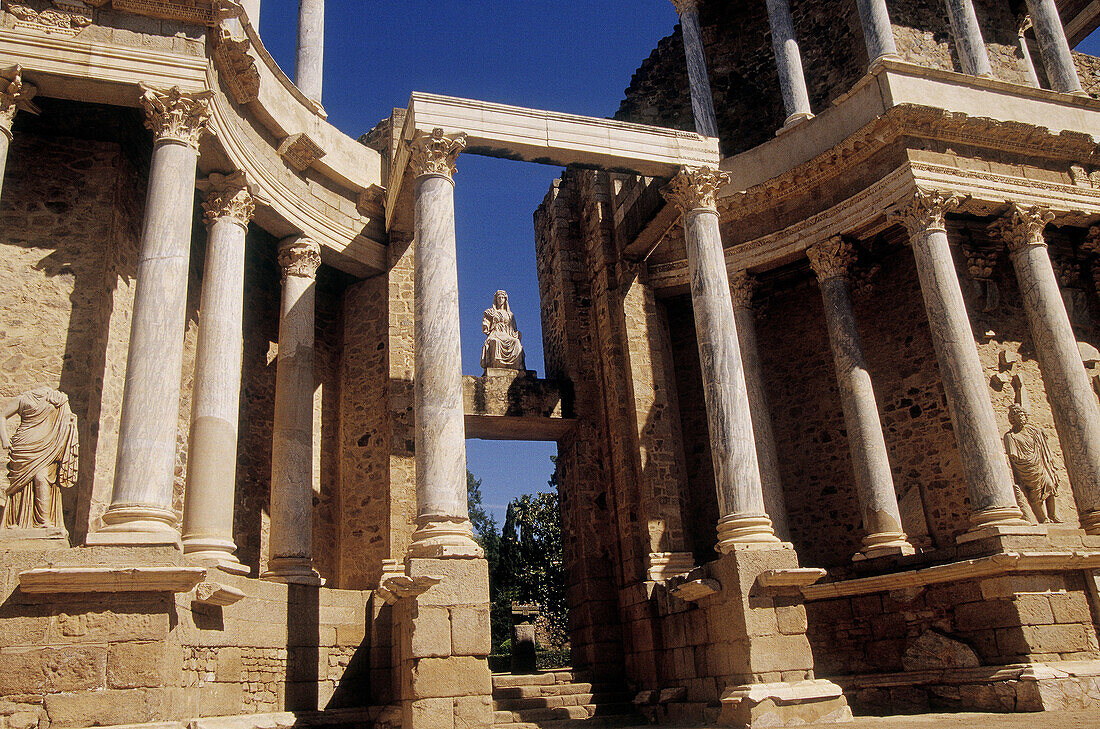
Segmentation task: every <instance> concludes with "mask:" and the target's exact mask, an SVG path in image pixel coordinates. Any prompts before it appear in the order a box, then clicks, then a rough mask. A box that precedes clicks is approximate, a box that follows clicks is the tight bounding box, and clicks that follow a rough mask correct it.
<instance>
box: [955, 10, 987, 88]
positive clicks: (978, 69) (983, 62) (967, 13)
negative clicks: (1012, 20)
mask: <svg viewBox="0 0 1100 729" xmlns="http://www.w3.org/2000/svg"><path fill="white" fill-rule="evenodd" d="M946 2H947V17H948V19H949V20H950V21H951V33H952V34H953V35H954V36H955V49H956V51H957V52H958V54H959V62H960V63H961V64H962V68H963V72H964V73H968V74H970V75H971V76H982V77H984V78H993V67H992V66H990V65H989V51H988V50H986V47H985V40H984V39H983V38H982V29H981V26H979V25H978V16H977V14H976V13H975V12H974V0H946Z"/></svg>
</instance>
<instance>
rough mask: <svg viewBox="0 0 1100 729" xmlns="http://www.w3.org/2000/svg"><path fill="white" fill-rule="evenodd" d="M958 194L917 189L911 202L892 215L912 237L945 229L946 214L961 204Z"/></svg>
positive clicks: (961, 200)
mask: <svg viewBox="0 0 1100 729" xmlns="http://www.w3.org/2000/svg"><path fill="white" fill-rule="evenodd" d="M962 202H963V198H962V196H960V195H956V194H952V193H945V192H940V191H938V190H920V189H918V190H917V193H916V194H915V195H914V196H913V200H912V202H910V203H909V204H908V205H904V206H902V207H900V208H899V209H898V210H897V211H896V212H895V213H894V216H893V217H895V218H896V219H897V220H898V221H899V222H901V224H902V225H904V226H905V228H906V230H908V231H909V236H910V237H914V236H917V235H920V234H921V233H927V232H929V231H933V230H940V231H944V232H946V231H947V214H948V213H949V212H951V211H952V210H955V209H957V208H958V207H959V205H961V204H962Z"/></svg>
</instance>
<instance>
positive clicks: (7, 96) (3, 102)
mask: <svg viewBox="0 0 1100 729" xmlns="http://www.w3.org/2000/svg"><path fill="white" fill-rule="evenodd" d="M37 91H38V89H37V88H35V86H34V85H33V84H29V83H27V82H25V81H24V80H23V69H22V67H20V66H12V67H10V68H7V69H5V70H3V71H0V193H2V192H3V188H4V171H5V170H7V168H8V147H9V146H10V145H11V140H12V135H11V127H12V124H13V123H14V122H15V113H16V112H17V111H19V109H30V110H31V111H35V109H34V105H33V104H31V99H33V98H34V95H35V93H36V92H37Z"/></svg>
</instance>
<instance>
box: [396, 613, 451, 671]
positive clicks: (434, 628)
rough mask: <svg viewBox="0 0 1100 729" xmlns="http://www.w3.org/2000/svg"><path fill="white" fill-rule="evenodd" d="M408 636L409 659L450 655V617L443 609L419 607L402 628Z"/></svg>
mask: <svg viewBox="0 0 1100 729" xmlns="http://www.w3.org/2000/svg"><path fill="white" fill-rule="evenodd" d="M403 628H404V629H405V630H407V631H408V635H409V650H410V651H411V653H410V655H409V657H410V658H445V657H447V656H449V655H451V615H450V611H449V610H447V608H445V607H425V606H423V605H421V606H419V608H418V609H416V610H414V611H412V613H411V615H409V619H408V622H407V623H406V625H404V626H403Z"/></svg>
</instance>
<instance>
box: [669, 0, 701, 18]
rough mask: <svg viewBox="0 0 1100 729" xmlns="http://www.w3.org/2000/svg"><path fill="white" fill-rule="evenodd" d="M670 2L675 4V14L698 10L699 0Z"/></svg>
mask: <svg viewBox="0 0 1100 729" xmlns="http://www.w3.org/2000/svg"><path fill="white" fill-rule="evenodd" d="M672 4H673V5H675V6H676V14H677V15H683V14H684V13H690V12H692V11H693V10H694V11H697V10H699V0H672Z"/></svg>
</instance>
